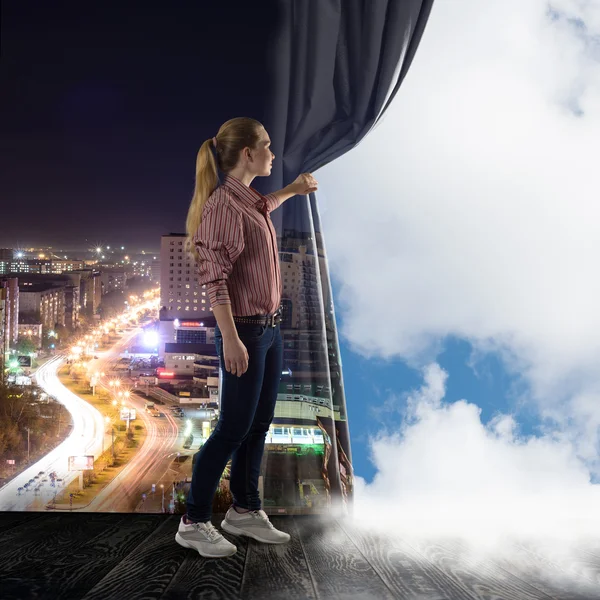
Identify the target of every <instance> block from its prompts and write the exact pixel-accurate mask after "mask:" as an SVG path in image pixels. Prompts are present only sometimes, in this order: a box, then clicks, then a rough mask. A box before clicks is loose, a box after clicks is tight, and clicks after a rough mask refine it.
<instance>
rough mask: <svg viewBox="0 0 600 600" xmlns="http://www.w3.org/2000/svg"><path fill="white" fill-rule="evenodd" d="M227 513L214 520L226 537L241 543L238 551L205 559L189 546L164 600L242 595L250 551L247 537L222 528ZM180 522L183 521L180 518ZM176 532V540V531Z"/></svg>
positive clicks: (225, 599) (224, 598) (216, 599)
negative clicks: (226, 555)
mask: <svg viewBox="0 0 600 600" xmlns="http://www.w3.org/2000/svg"><path fill="white" fill-rule="evenodd" d="M223 517H224V515H216V516H215V517H213V519H212V522H213V525H214V526H215V527H217V529H219V531H220V532H221V533H222V534H223V537H225V539H227V540H228V541H230V542H231V543H232V544H235V545H236V546H237V549H238V550H237V552H236V553H235V554H234V555H233V556H229V557H227V558H204V557H203V556H200V554H198V552H196V551H195V550H190V549H187V550H186V549H185V548H182V550H185V553H184V554H185V557H184V560H183V562H182V564H181V567H180V568H179V569H178V571H177V573H176V574H175V576H174V577H173V579H172V580H171V583H170V584H169V586H168V587H167V589H166V590H165V592H164V594H163V595H162V596H161V600H182V599H185V598H187V599H189V600H196V599H198V600H204V599H206V600H209V599H210V600H229V599H236V600H237V599H238V598H240V589H241V586H242V577H243V574H244V565H245V563H246V556H247V550H248V540H247V538H242V537H239V536H235V535H230V534H229V533H227V532H226V531H223V530H222V529H221V521H222V520H223ZM177 523H179V521H177ZM176 530H177V526H175V528H174V529H173V531H172V535H173V543H174V544H175V545H177V542H175V539H174V538H175V531H176Z"/></svg>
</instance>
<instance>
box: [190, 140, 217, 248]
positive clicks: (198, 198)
mask: <svg viewBox="0 0 600 600" xmlns="http://www.w3.org/2000/svg"><path fill="white" fill-rule="evenodd" d="M212 143H213V142H212V139H209V140H206V141H205V142H204V143H203V144H202V146H200V150H199V151H198V157H197V158H196V184H195V187H194V195H193V196H192V201H191V203H190V208H189V210H188V214H187V219H186V223H185V226H186V233H187V238H186V248H187V250H188V252H190V253H191V254H192V255H195V252H194V242H193V237H194V235H196V232H197V231H198V227H200V223H201V222H202V211H203V209H204V205H205V204H206V201H207V200H208V197H209V196H210V195H211V194H212V192H213V191H214V189H215V188H216V187H217V185H218V183H219V177H218V173H217V161H216V160H215V157H214V155H213V152H212V150H211V145H212Z"/></svg>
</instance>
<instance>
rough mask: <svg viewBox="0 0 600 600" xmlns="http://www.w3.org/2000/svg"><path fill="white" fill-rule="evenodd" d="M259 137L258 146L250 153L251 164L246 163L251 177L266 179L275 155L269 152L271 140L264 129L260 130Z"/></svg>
mask: <svg viewBox="0 0 600 600" xmlns="http://www.w3.org/2000/svg"><path fill="white" fill-rule="evenodd" d="M259 136H260V139H259V142H258V145H257V146H256V148H254V149H253V150H251V151H250V155H251V156H252V162H249V163H248V167H249V168H250V169H251V170H252V173H253V175H256V176H262V177H266V176H268V175H270V174H271V170H272V168H273V159H274V158H275V155H274V154H273V153H272V152H271V138H270V137H269V134H268V133H267V132H266V130H265V129H264V127H262V128H261V129H260V132H259Z"/></svg>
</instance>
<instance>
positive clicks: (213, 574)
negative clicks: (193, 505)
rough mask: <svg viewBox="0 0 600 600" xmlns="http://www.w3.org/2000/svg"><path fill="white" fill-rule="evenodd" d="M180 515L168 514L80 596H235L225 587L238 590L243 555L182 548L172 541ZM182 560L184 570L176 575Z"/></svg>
mask: <svg viewBox="0 0 600 600" xmlns="http://www.w3.org/2000/svg"><path fill="white" fill-rule="evenodd" d="M180 518H181V515H172V516H170V517H169V518H168V519H167V520H165V521H164V523H162V524H161V525H160V526H159V527H158V528H157V529H155V530H154V531H153V532H152V533H151V535H150V536H148V537H147V538H146V540H144V543H143V544H141V545H139V546H138V547H137V548H135V549H134V550H133V551H132V552H131V553H130V554H129V555H128V556H127V557H126V558H125V559H123V560H122V561H121V562H119V564H118V565H116V566H115V568H113V569H112V570H111V571H110V572H109V573H107V574H106V575H105V576H104V577H103V578H102V579H101V580H100V581H98V582H97V583H96V585H95V586H94V587H93V588H92V589H91V590H90V591H89V592H87V594H85V596H83V598H84V599H85V600H106V598H128V599H130V600H131V599H133V598H144V599H146V600H150V599H152V598H192V597H194V598H206V597H210V598H214V599H215V600H217V599H218V598H231V597H235V596H231V595H230V592H229V590H231V589H233V590H236V589H238V590H239V586H240V583H241V571H242V568H241V567H240V566H239V563H242V564H243V562H242V561H243V559H244V556H243V555H242V556H238V553H236V554H234V556H232V557H229V558H223V559H205V558H203V557H201V556H200V555H199V554H198V553H197V552H195V551H194V550H191V549H189V548H183V547H182V546H180V545H179V544H178V543H177V542H176V541H175V532H176V531H177V527H178V525H179V520H180ZM215 521H216V519H215ZM219 522H220V521H219ZM209 562H212V563H213V564H210V565H209ZM217 563H219V564H217ZM184 564H185V570H184V571H183V572H182V573H180V574H179V575H178V571H179V570H180V568H181V567H182V565H184ZM236 565H238V566H236ZM238 573H239V575H238ZM176 575H178V577H177V579H175V577H176ZM215 592H217V593H221V595H215Z"/></svg>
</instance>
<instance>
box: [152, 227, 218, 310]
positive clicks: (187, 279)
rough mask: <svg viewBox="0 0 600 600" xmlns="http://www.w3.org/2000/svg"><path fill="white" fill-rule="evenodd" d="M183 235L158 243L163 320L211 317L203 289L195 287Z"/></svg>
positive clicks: (194, 269) (165, 237) (172, 235)
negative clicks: (164, 311)
mask: <svg viewBox="0 0 600 600" xmlns="http://www.w3.org/2000/svg"><path fill="white" fill-rule="evenodd" d="M185 237H186V236H185V234H183V233H169V234H168V235H163V236H162V237H161V240H160V304H161V307H164V308H165V309H166V313H165V316H166V318H167V319H170V320H174V319H182V318H183V319H188V318H193V319H195V318H201V317H205V316H207V315H210V314H212V308H211V307H210V301H209V299H208V294H207V292H206V286H204V285H199V284H198V268H197V266H196V262H195V260H194V257H193V256H190V255H189V254H188V253H187V252H186V250H185Z"/></svg>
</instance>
